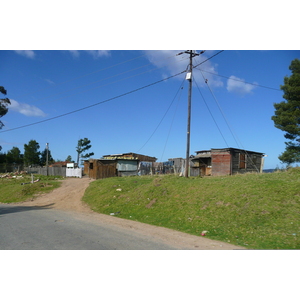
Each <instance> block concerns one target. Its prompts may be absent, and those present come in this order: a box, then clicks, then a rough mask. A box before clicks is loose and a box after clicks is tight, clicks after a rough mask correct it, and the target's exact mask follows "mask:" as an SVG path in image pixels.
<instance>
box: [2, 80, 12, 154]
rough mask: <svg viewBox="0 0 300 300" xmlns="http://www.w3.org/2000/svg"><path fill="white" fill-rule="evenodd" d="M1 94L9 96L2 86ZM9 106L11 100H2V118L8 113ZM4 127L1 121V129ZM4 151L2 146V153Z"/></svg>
mask: <svg viewBox="0 0 300 300" xmlns="http://www.w3.org/2000/svg"><path fill="white" fill-rule="evenodd" d="M0 93H1V94H3V95H6V94H7V91H6V89H5V88H4V87H3V86H0ZM8 104H10V100H9V99H8V98H2V99H0V118H2V117H3V116H4V115H6V113H7V112H8V108H7V106H8ZM3 126H4V124H3V123H2V121H0V129H1V128H2V127H3ZM1 150H2V147H1V146H0V151H1Z"/></svg>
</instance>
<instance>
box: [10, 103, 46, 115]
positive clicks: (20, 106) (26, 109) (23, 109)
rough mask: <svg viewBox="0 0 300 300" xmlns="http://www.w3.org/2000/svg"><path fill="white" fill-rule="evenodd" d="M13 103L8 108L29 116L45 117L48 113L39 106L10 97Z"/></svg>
mask: <svg viewBox="0 0 300 300" xmlns="http://www.w3.org/2000/svg"><path fill="white" fill-rule="evenodd" d="M10 103H11V105H9V107H8V109H11V110H13V111H16V112H18V113H20V114H22V115H25V116H27V117H45V116H46V114H45V113H44V112H43V111H42V110H40V109H39V108H37V107H36V106H33V105H29V104H26V103H20V102H18V101H16V100H13V99H10Z"/></svg>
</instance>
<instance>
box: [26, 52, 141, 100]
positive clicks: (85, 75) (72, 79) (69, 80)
mask: <svg viewBox="0 0 300 300" xmlns="http://www.w3.org/2000/svg"><path fill="white" fill-rule="evenodd" d="M145 55H146V54H143V55H140V56H138V57H135V58H132V59H128V60H126V61H123V62H120V63H117V64H114V65H112V66H109V67H106V68H103V69H100V70H96V71H93V72H90V73H87V74H84V75H81V76H79V77H74V78H71V79H68V80H66V81H63V82H60V83H57V84H55V86H59V85H62V84H64V83H67V82H71V81H74V80H76V79H80V78H83V77H87V76H89V75H92V74H95V73H98V72H101V71H105V70H108V69H111V68H113V67H116V66H119V65H122V64H125V63H127V62H129V61H133V60H135V59H138V58H141V57H143V56H145ZM52 87H53V86H49V87H46V88H43V89H39V90H36V91H34V92H30V93H27V94H23V95H21V96H20V97H22V96H27V95H32V94H34V93H37V92H40V91H44V90H47V89H50V88H52ZM44 98H45V97H44ZM44 98H41V99H44ZM36 101H38V100H36Z"/></svg>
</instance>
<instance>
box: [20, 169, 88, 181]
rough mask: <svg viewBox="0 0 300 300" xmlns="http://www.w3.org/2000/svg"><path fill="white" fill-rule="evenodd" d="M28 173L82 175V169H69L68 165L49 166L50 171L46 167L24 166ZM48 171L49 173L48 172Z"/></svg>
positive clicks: (65, 175)
mask: <svg viewBox="0 0 300 300" xmlns="http://www.w3.org/2000/svg"><path fill="white" fill-rule="evenodd" d="M24 171H26V172H27V173H34V174H39V175H45V176H46V175H51V176H62V177H80V178H81V177H82V169H81V168H76V169H68V168H66V167H48V172H47V168H46V167H37V168H29V167H27V168H24ZM47 173H48V174H47Z"/></svg>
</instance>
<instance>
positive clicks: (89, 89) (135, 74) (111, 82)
mask: <svg viewBox="0 0 300 300" xmlns="http://www.w3.org/2000/svg"><path fill="white" fill-rule="evenodd" d="M148 65H151V64H148ZM161 68H163V67H157V68H154V69H151V70H147V71H144V72H142V73H138V74H135V75H132V76H128V77H125V78H122V79H119V80H116V81H113V82H109V83H106V84H103V85H100V86H96V87H93V88H90V89H86V90H83V91H80V92H77V93H74V94H70V95H67V96H63V97H60V98H56V99H53V100H52V101H57V100H61V99H65V98H68V97H72V96H74V95H78V94H82V93H85V92H87V91H91V90H94V89H98V88H100V87H104V86H108V85H110V84H114V83H117V82H120V81H123V80H126V79H130V78H133V77H136V76H140V75H143V74H146V73H148V72H152V71H155V70H158V69H161ZM136 69H139V68H136ZM134 70H135V69H134ZM130 71H131V70H130ZM123 73H127V72H123ZM123 73H121V74H123ZM121 74H117V75H113V76H111V77H107V78H105V79H110V78H113V77H116V76H118V75H121ZM105 79H101V80H99V81H102V80H105ZM93 83H95V82H93ZM87 85H90V84H86V85H83V86H87ZM83 86H81V87H83ZM75 89H77V87H76V88H73V89H71V90H69V92H70V91H72V90H75ZM61 93H64V92H61ZM61 93H58V94H61Z"/></svg>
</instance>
